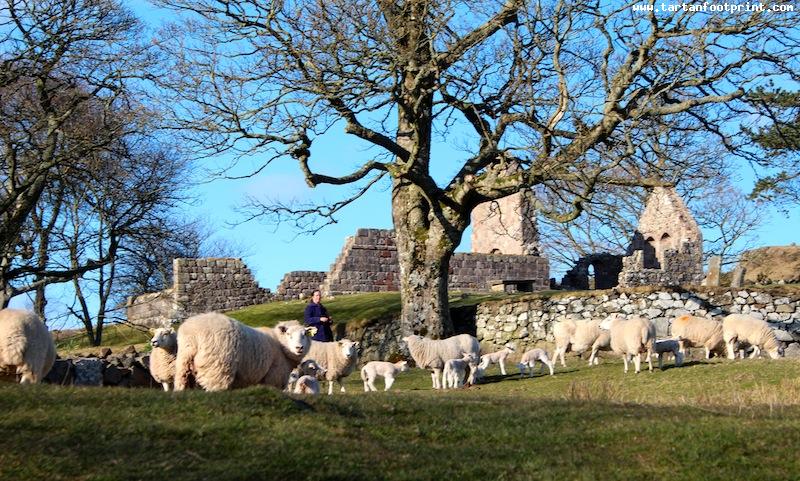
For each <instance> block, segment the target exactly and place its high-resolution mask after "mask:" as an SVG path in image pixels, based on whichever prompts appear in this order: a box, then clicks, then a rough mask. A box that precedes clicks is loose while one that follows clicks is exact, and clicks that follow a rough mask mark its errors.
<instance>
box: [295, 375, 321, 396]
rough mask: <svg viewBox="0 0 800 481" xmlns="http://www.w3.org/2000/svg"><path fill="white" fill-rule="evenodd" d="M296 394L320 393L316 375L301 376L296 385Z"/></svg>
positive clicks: (315, 394) (314, 394)
mask: <svg viewBox="0 0 800 481" xmlns="http://www.w3.org/2000/svg"><path fill="white" fill-rule="evenodd" d="M294 393H295V394H311V395H312V396H318V395H319V381H317V379H316V378H315V377H314V376H309V375H308V374H305V375H303V376H300V378H299V379H298V380H297V382H296V384H295V385H294Z"/></svg>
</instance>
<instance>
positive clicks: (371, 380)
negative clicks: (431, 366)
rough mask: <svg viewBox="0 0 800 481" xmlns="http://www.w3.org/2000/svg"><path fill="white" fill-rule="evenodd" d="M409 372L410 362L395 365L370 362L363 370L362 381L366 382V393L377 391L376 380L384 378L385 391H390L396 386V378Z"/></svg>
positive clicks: (384, 362)
mask: <svg viewBox="0 0 800 481" xmlns="http://www.w3.org/2000/svg"><path fill="white" fill-rule="evenodd" d="M406 371H408V361H398V362H395V363H391V362H386V361H370V362H368V363H366V364H365V365H364V367H362V368H361V380H362V381H364V392H369V391H377V389H376V388H375V378H377V377H378V376H383V390H384V391H388V390H389V388H391V387H392V384H394V377H395V376H396V375H397V374H398V373H401V372H406Z"/></svg>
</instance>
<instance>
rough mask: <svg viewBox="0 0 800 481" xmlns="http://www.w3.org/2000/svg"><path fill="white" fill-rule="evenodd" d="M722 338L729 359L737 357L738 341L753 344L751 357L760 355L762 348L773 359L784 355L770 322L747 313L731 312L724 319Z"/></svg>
mask: <svg viewBox="0 0 800 481" xmlns="http://www.w3.org/2000/svg"><path fill="white" fill-rule="evenodd" d="M722 338H723V340H724V341H725V347H726V349H727V351H728V359H735V358H736V354H735V352H734V348H735V346H736V343H737V342H745V343H747V344H750V345H751V346H753V353H752V354H751V355H750V358H751V359H752V358H754V357H757V356H759V355H760V354H761V349H762V348H763V349H764V350H766V351H767V354H769V357H771V358H772V359H777V358H779V357H781V356H782V355H783V349H782V346H781V344H780V343H779V342H778V339H777V338H776V337H775V332H774V331H773V330H772V328H771V327H769V324H767V323H766V322H765V321H762V320H761V319H756V318H755V317H751V316H748V315H745V314H731V315H729V316H727V317H725V319H723V320H722Z"/></svg>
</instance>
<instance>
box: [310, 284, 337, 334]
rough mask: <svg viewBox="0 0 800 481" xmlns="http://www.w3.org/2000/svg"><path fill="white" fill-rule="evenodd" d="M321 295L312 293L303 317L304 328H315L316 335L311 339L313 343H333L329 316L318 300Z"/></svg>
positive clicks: (315, 292)
mask: <svg viewBox="0 0 800 481" xmlns="http://www.w3.org/2000/svg"><path fill="white" fill-rule="evenodd" d="M321 299H322V294H320V292H319V291H318V290H317V291H314V293H313V294H312V295H311V302H309V303H308V305H307V306H306V312H305V315H304V319H305V323H306V326H313V327H316V328H317V333H316V334H314V337H312V339H313V340H315V341H321V342H331V341H333V330H332V329H331V323H332V321H331V316H330V315H329V314H328V310H327V309H325V306H323V305H322V303H321V302H320V300H321Z"/></svg>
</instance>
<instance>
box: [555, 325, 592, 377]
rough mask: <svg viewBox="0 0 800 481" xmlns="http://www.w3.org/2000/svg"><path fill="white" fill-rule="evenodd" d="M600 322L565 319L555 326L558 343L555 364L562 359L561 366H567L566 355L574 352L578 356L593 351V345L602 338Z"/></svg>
mask: <svg viewBox="0 0 800 481" xmlns="http://www.w3.org/2000/svg"><path fill="white" fill-rule="evenodd" d="M600 334H601V332H600V321H597V320H591V319H585V320H584V319H582V320H578V321H573V320H571V319H564V320H561V321H558V322H556V323H555V324H554V325H553V336H554V337H555V341H556V348H555V350H554V351H553V362H555V361H556V360H557V359H558V357H561V365H562V366H566V365H567V364H566V363H565V362H564V354H566V353H567V352H568V351H572V352H574V353H576V354H583V353H584V352H586V351H589V350H591V348H592V344H594V342H595V341H596V340H597V338H598V337H599V336H600Z"/></svg>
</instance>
